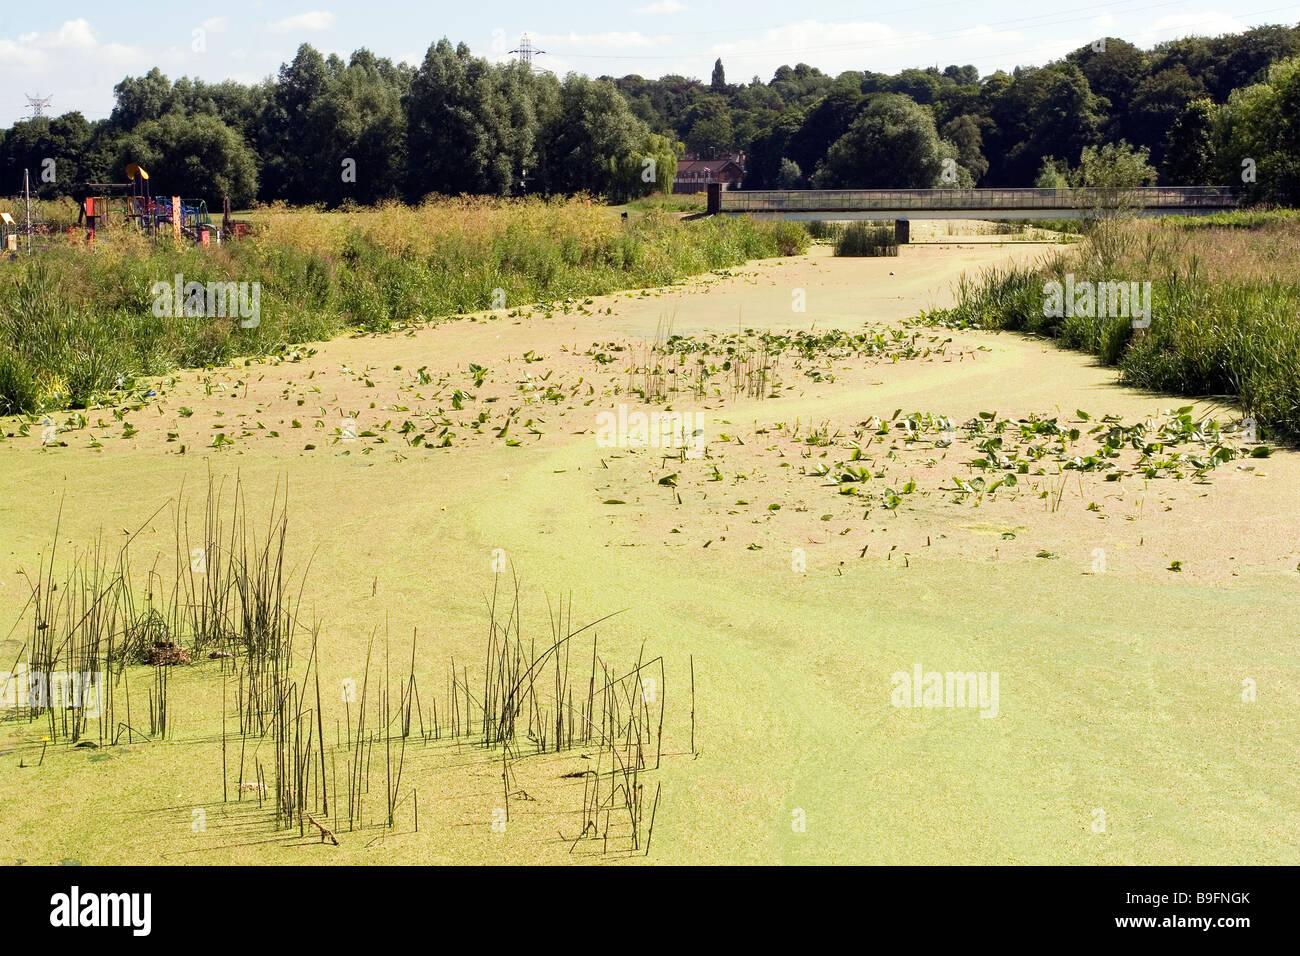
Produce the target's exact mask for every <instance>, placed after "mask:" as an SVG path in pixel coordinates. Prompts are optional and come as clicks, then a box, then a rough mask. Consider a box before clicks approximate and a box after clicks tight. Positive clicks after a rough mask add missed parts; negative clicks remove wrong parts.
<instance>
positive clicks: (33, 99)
mask: <svg viewBox="0 0 1300 956" xmlns="http://www.w3.org/2000/svg"><path fill="white" fill-rule="evenodd" d="M53 100H54V97H53V96H28V97H27V108H28V109H29V110H31V115H30V116H28V117H27V118H28V119H40V118H41V117H42V116H44V115H45V108H46V107H47V106H49V105H50V103H51V102H52V101H53Z"/></svg>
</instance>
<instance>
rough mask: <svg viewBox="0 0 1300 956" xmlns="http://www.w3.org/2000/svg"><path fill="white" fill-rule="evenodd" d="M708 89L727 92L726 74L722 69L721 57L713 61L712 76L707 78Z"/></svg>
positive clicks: (715, 91)
mask: <svg viewBox="0 0 1300 956" xmlns="http://www.w3.org/2000/svg"><path fill="white" fill-rule="evenodd" d="M709 89H711V90H712V91H713V92H714V93H726V92H727V74H726V73H724V72H723V70H722V59H721V57H719V58H718V59H717V60H715V61H714V62H713V77H712V78H711V79H710V80H709Z"/></svg>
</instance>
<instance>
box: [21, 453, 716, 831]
mask: <svg viewBox="0 0 1300 956" xmlns="http://www.w3.org/2000/svg"><path fill="white" fill-rule="evenodd" d="M224 491H225V489H223V486H222V484H221V483H220V482H218V481H216V480H215V479H213V478H211V477H209V480H208V488H207V491H206V495H205V497H204V499H203V508H202V511H203V513H202V515H201V516H199V521H198V527H199V528H200V529H201V531H200V535H199V537H198V538H196V539H193V540H192V539H191V538H190V537H189V528H190V524H191V522H190V515H189V512H188V510H187V507H186V505H185V500H184V499H185V495H184V490H183V489H182V492H181V494H180V495H178V496H177V498H176V499H175V501H174V502H173V503H172V504H171V514H172V517H173V520H174V521H175V522H176V523H177V527H176V529H175V534H174V541H175V547H176V558H175V573H174V574H170V575H165V574H164V573H163V570H162V567H161V565H162V561H163V559H162V558H161V557H155V558H153V559H152V560H151V562H150V563H149V565H148V568H147V571H146V573H145V574H143V575H142V576H140V577H139V578H138V579H137V578H136V577H134V576H133V572H132V556H131V547H132V541H133V540H134V538H135V537H136V535H131V536H130V537H129V538H128V540H127V542H126V543H125V544H124V545H122V547H121V548H120V549H118V550H117V551H116V552H115V553H110V552H109V551H108V549H107V548H106V547H105V546H104V545H103V543H102V541H99V542H96V543H95V544H94V545H93V546H92V547H90V548H89V549H87V550H85V551H84V552H80V553H77V554H74V555H73V556H72V558H71V562H70V565H69V566H68V568H67V570H66V571H65V572H64V573H62V574H61V575H57V574H56V568H57V567H58V561H57V558H58V554H57V548H56V547H54V546H52V547H51V549H50V551H49V553H48V555H44V556H42V558H41V560H40V562H39V564H38V566H37V569H36V570H35V571H34V572H33V573H32V574H31V575H29V576H28V579H27V580H28V584H29V587H30V595H29V598H28V600H27V603H26V606H25V607H24V608H23V609H22V611H21V613H20V617H19V625H24V626H25V631H24V633H25V634H26V635H27V637H26V640H25V641H24V643H23V646H22V650H21V651H20V652H19V654H18V655H17V659H16V660H14V661H5V662H4V664H5V665H8V666H9V669H10V670H11V671H15V670H18V669H19V668H20V666H25V667H26V669H27V670H28V671H30V672H35V673H43V674H49V675H80V674H93V675H95V678H94V680H93V681H90V682H82V681H80V680H79V679H74V678H72V677H68V678H66V679H65V678H63V677H60V678H59V680H58V687H59V690H58V694H59V697H58V699H57V700H56V699H54V696H53V693H52V692H51V691H46V692H45V693H43V694H41V695H39V696H33V697H27V698H25V699H23V700H22V701H21V706H20V707H18V708H15V709H12V710H9V711H6V712H5V714H6V716H7V718H8V719H12V720H19V721H23V720H25V721H28V722H30V723H34V724H36V725H37V726H39V727H40V729H41V731H42V734H43V736H44V737H45V738H46V739H45V740H44V741H42V754H41V757H40V760H41V761H42V762H43V760H44V751H45V749H46V748H47V747H48V745H49V744H50V743H54V744H56V745H57V744H59V743H63V744H66V745H75V744H77V743H78V742H79V741H80V740H82V739H84V738H87V737H93V738H94V739H96V740H97V741H98V744H97V745H98V746H113V745H115V744H118V743H121V742H127V743H145V744H161V743H163V742H165V741H168V740H177V739H183V740H186V741H192V740H195V739H196V738H195V737H194V735H193V734H192V733H187V725H199V724H201V725H203V726H205V727H216V726H219V727H220V735H219V738H217V737H216V736H207V737H204V736H200V737H198V738H197V739H198V740H199V741H200V742H203V741H206V742H209V743H210V745H212V746H214V747H216V746H219V748H220V759H221V783H220V786H221V792H222V800H223V802H233V803H242V802H243V801H245V800H256V802H257V806H258V808H259V810H265V811H266V812H268V816H267V818H266V819H267V822H268V824H269V826H270V827H271V828H272V830H273V831H276V832H281V833H296V834H297V836H298V837H306V836H308V835H309V831H311V833H312V834H315V833H318V834H319V837H320V841H321V842H329V843H331V844H334V845H338V844H339V842H340V840H339V838H340V835H343V834H346V833H359V832H362V831H367V830H377V831H379V832H380V833H381V834H382V833H383V832H384V831H392V830H393V829H395V828H397V827H399V826H401V827H406V826H408V825H412V824H413V825H414V827H415V829H416V830H417V831H418V828H419V825H420V812H419V810H420V807H419V804H420V800H419V793H418V788H414V787H412V786H411V785H410V783H409V782H408V781H409V769H410V765H411V761H412V760H413V759H415V758H416V757H419V758H420V759H421V760H422V761H428V760H430V759H432V760H434V761H438V760H446V759H454V760H455V761H456V762H461V761H463V755H464V754H465V753H467V752H474V753H478V754H480V755H482V759H483V760H486V761H488V762H496V763H499V765H500V768H501V791H500V794H499V806H497V807H495V808H494V809H495V810H500V811H502V812H503V813H504V815H505V819H506V820H507V821H508V820H509V819H510V815H511V813H512V810H513V812H515V813H517V812H518V808H519V806H520V804H521V803H531V802H532V801H533V797H531V796H530V795H529V794H527V793H526V792H525V791H524V790H523V788H522V787H521V786H520V785H519V783H518V776H517V768H518V766H519V763H520V761H522V760H526V759H529V758H530V757H537V758H547V757H549V758H554V757H555V755H561V754H565V753H567V752H570V751H575V750H580V751H581V752H582V753H583V754H588V755H594V756H595V759H594V762H593V763H590V764H587V765H586V766H584V767H583V769H582V770H581V771H580V772H575V773H571V774H566V775H565V776H570V777H574V778H576V777H582V779H583V790H582V796H581V803H580V804H579V805H578V806H577V807H576V809H575V810H574V811H573V813H574V816H575V817H576V818H577V820H578V826H577V827H576V832H575V833H574V834H572V835H571V836H567V837H565V839H566V840H571V846H570V850H571V851H572V850H573V848H575V847H576V846H577V845H579V844H582V845H584V846H587V847H590V848H592V849H594V850H596V851H598V852H601V853H604V852H614V851H618V852H622V853H633V852H635V853H642V852H646V851H648V848H649V842H650V837H651V833H652V830H653V820H654V813H655V808H656V806H657V804H658V802H659V798H660V793H659V791H658V788H657V787H656V789H655V791H654V792H653V793H650V792H649V791H648V789H647V787H648V786H649V784H648V783H647V776H646V775H647V774H652V773H653V772H654V771H655V770H656V769H657V768H658V767H659V766H660V763H661V760H662V758H663V756H664V752H665V751H664V721H665V711H666V708H665V692H666V683H665V666H664V660H663V658H662V657H653V658H649V659H646V658H645V654H644V649H643V650H642V651H641V653H640V654H639V655H638V660H637V661H636V662H635V664H634V665H633V666H630V667H618V666H616V665H615V664H614V663H613V662H612V661H610V660H607V659H606V658H605V657H604V656H602V653H601V644H600V641H599V638H598V631H599V628H600V627H601V626H602V625H604V624H605V623H606V622H608V621H609V620H610V619H611V618H613V617H614V616H615V615H613V614H610V615H606V616H604V617H600V618H597V619H595V620H592V621H589V622H585V623H583V622H580V621H578V619H577V618H576V616H575V614H574V610H573V606H572V600H571V599H568V600H565V599H560V600H557V601H555V602H554V603H550V602H548V619H549V625H550V626H549V630H547V631H544V632H542V633H540V634H537V635H534V634H532V633H531V632H530V631H529V629H527V628H526V627H525V624H524V616H525V609H524V606H523V601H522V597H521V587H520V582H519V580H518V578H517V577H516V576H514V575H513V573H512V574H511V575H510V577H509V578H507V577H506V576H505V575H504V574H499V575H494V578H493V580H494V584H493V588H492V591H491V593H490V594H489V595H486V596H485V605H486V616H487V628H486V633H485V635H484V641H483V645H482V652H481V657H480V658H479V659H478V660H477V661H475V662H472V663H471V662H469V661H464V660H458V659H455V658H449V659H448V660H447V663H446V666H445V669H444V671H443V673H442V674H441V675H438V676H437V677H436V678H435V679H434V680H433V682H432V683H428V680H429V678H428V673H429V672H428V671H426V670H424V669H423V668H422V666H421V665H420V663H419V662H420V661H421V660H422V659H423V657H424V656H423V655H422V654H421V653H420V650H421V636H420V632H419V630H418V629H416V630H413V631H412V634H411V638H410V644H409V647H408V646H405V645H403V646H402V647H401V648H400V649H398V648H395V647H394V646H393V642H392V641H391V640H390V637H389V635H388V633H387V628H386V627H385V629H384V630H383V632H382V633H381V632H379V631H376V632H373V633H372V634H371V635H370V637H369V639H368V641H367V646H366V652H365V657H364V659H362V660H359V661H358V663H359V665H360V666H359V667H358V670H357V672H356V673H357V674H358V676H359V680H347V681H345V682H344V683H343V686H342V692H341V693H337V692H336V693H334V694H331V693H329V692H328V690H329V688H331V687H339V685H338V683H337V682H336V681H334V680H331V679H330V678H329V677H328V676H327V675H324V674H322V671H321V666H320V640H321V625H320V623H319V622H314V621H313V622H306V621H305V620H304V619H303V617H302V615H301V613H300V607H299V604H300V602H301V593H302V589H301V585H300V583H299V582H297V581H296V578H294V577H292V576H291V575H290V574H289V573H288V572H287V571H286V555H287V538H288V531H289V520H288V505H287V497H288V496H287V493H286V492H285V491H284V490H283V489H281V488H278V487H277V488H276V490H275V492H274V494H273V496H272V498H271V502H270V506H269V508H268V509H266V514H265V516H264V517H262V518H259V519H257V520H254V519H253V518H252V517H251V516H250V512H251V511H252V509H251V508H250V507H249V503H248V500H247V495H246V492H245V490H244V488H243V486H242V484H241V483H240V482H239V481H238V480H236V481H235V482H234V483H233V487H232V488H230V490H229V493H228V494H226V493H224ZM166 507H167V506H166V505H164V506H163V508H160V509H159V510H158V511H157V512H155V514H154V515H153V516H151V518H150V521H152V520H153V518H154V517H157V515H158V514H161V513H162V512H163V510H164V509H165V508H166ZM147 524H148V522H146V525H147ZM137 534H138V532H137ZM58 540H59V537H58V527H57V525H56V529H55V537H54V541H55V542H56V544H57V542H58ZM194 540H201V541H202V546H201V547H191V545H192V544H193V541H194ZM302 574H303V577H304V578H305V576H306V574H307V569H306V568H304V570H303V572H302ZM505 581H508V583H507V584H504V585H503V583H502V582H505ZM16 626H17V625H16ZM303 644H305V645H306V646H307V648H308V650H307V653H306V658H305V660H302V659H301V658H299V657H296V656H295V646H296V645H303ZM204 657H206V667H214V668H217V671H216V673H215V674H212V673H211V672H210V671H207V670H201V671H200V672H199V673H200V675H201V676H200V678H198V679H202V678H203V677H207V676H209V675H210V677H211V678H213V679H216V680H218V681H220V685H221V686H220V694H219V695H218V696H217V698H216V699H218V700H219V702H220V703H219V706H220V714H219V715H216V714H213V713H206V714H205V713H202V712H193V711H192V710H191V711H188V712H184V713H183V715H182V714H178V712H177V711H176V709H175V707H174V706H173V704H174V701H173V696H174V695H173V690H172V686H173V673H172V672H173V669H174V668H176V667H178V666H180V667H184V666H186V664H187V663H188V662H191V661H197V660H198V659H200V658H204ZM144 665H152V666H151V667H150V669H149V671H148V679H147V680H143V679H142V674H141V670H142V667H143V666H144ZM422 677H423V678H424V679H425V680H426V685H425V686H424V687H421V678H422ZM188 679H190V678H187V680H188ZM132 680H134V681H135V682H136V684H137V687H136V691H135V694H136V698H137V699H136V710H137V713H136V714H135V715H133V714H132V711H131V708H132V692H131V686H130V684H131V682H132ZM51 681H53V678H51ZM86 693H95V694H102V695H103V700H102V703H100V704H98V705H97V706H96V705H94V704H93V702H92V701H91V700H90V699H89V698H86V697H85V694H86ZM71 694H78V695H81V696H69V695H71ZM140 697H143V698H144V700H143V706H141V704H142V702H141V700H140V699H139V698H140ZM691 700H692V703H691V726H692V748H693V747H694V726H695V724H694V722H695V708H694V665H693V662H692V680H691ZM330 703H332V704H333V707H331V708H329V709H328V710H327V704H330ZM178 716H183V721H182V723H181V725H180V726H179V730H178V724H177V720H176V718H177V717H178ZM218 716H219V719H218ZM331 725H332V727H331ZM327 727H331V729H332V730H333V731H334V732H333V734H332V735H331V736H332V738H333V739H330V737H327V735H326V728H327ZM178 732H179V733H180V734H181V737H180V738H178ZM215 786H216V782H215V779H214V780H213V787H214V788H215ZM574 792H575V796H576V791H574ZM380 793H382V798H379V799H376V795H377V794H380ZM434 797H435V799H434V801H433V803H432V807H433V812H435V813H436V812H437V801H436V797H437V795H436V794H435V795H434ZM267 803H269V804H270V805H269V807H266V806H265V805H266V804H267ZM429 813H430V801H429V800H428V799H427V797H426V800H425V820H426V822H427V820H428V817H429Z"/></svg>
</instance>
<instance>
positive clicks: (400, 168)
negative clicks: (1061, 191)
mask: <svg viewBox="0 0 1300 956" xmlns="http://www.w3.org/2000/svg"><path fill="white" fill-rule="evenodd" d="M114 92H115V94H116V104H117V105H116V107H115V109H114V110H113V112H112V114H111V115H110V116H109V117H108V118H107V119H105V120H99V121H95V122H89V121H87V120H86V119H85V118H84V117H83V116H82V115H81V114H80V113H75V112H73V113H65V114H63V115H61V116H58V117H53V118H40V119H34V120H24V121H20V122H18V123H16V124H14V126H12V127H11V128H9V129H8V130H4V131H0V194H10V195H12V194H13V193H14V192H16V191H17V189H18V188H19V186H20V184H21V182H22V170H23V169H24V168H27V169H29V170H31V173H32V184H33V189H34V191H35V192H36V193H37V194H38V195H40V196H42V197H53V196H56V195H60V194H64V195H77V194H79V193H80V192H82V191H83V184H84V183H86V182H106V181H121V180H122V178H123V172H122V170H123V168H124V167H125V165H126V163H128V162H137V163H139V164H141V165H142V166H144V167H145V168H147V169H149V170H150V172H151V174H152V175H153V178H154V180H155V182H156V183H157V184H158V186H159V189H160V190H163V191H165V190H177V191H180V192H183V193H184V194H185V195H187V196H199V197H205V198H208V199H209V201H210V202H212V201H215V200H216V199H217V198H218V197H220V196H222V195H229V196H230V197H231V199H232V201H233V202H234V203H235V205H236V206H245V205H248V204H250V203H252V202H254V201H261V202H273V201H276V200H284V201H287V202H289V203H294V204H314V203H323V204H326V205H329V206H337V205H340V204H343V203H346V202H349V201H352V202H357V203H363V204H369V203H375V202H380V201H383V200H387V199H405V200H409V201H417V200H419V199H421V198H423V197H424V196H427V195H428V194H430V193H443V194H460V193H474V194H493V195H520V194H523V193H528V194H534V193H542V194H553V193H574V192H581V191H587V192H591V193H596V194H601V195H606V196H609V197H611V198H614V199H627V198H630V197H633V196H636V195H640V194H645V193H648V192H652V191H654V190H656V189H660V190H662V189H666V188H670V183H671V179H672V175H673V168H674V167H673V164H674V159H675V155H680V154H681V153H682V152H684V151H689V152H692V153H699V154H704V155H709V154H716V153H721V152H728V151H734V150H743V151H745V152H746V153H747V154H748V155H747V174H746V179H745V186H746V187H747V188H758V187H775V186H786V187H800V186H819V187H826V188H837V187H838V188H845V187H859V186H860V187H895V188H906V187H928V186H942V185H979V186H1032V185H1035V184H1038V185H1060V184H1062V183H1070V184H1078V183H1088V182H1090V175H1091V174H1090V172H1089V170H1090V169H1091V168H1093V167H1097V168H1100V167H1101V166H1102V165H1103V164H1101V163H1098V162H1096V160H1097V157H1098V156H1099V155H1103V154H1105V155H1107V156H1109V157H1111V158H1112V159H1114V158H1115V157H1120V158H1123V159H1127V160H1128V161H1129V167H1130V168H1131V169H1132V170H1133V179H1134V180H1135V181H1146V182H1152V181H1159V182H1161V183H1168V184H1176V185H1177V184H1199V183H1207V184H1209V183H1219V184H1230V185H1234V186H1241V187H1242V188H1243V189H1244V190H1245V191H1246V192H1247V194H1248V195H1249V196H1250V197H1251V198H1253V199H1255V200H1258V201H1264V202H1273V203H1282V204H1290V205H1295V204H1297V203H1300V26H1297V27H1286V26H1269V27H1260V28H1257V29H1254V30H1251V31H1249V32H1247V33H1243V34H1237V35H1230V36H1223V37H1217V38H1212V39H1211V38H1201V37H1197V38H1189V39H1182V40H1177V41H1173V42H1170V43H1165V44H1161V45H1159V46H1157V47H1155V48H1154V49H1152V50H1142V49H1139V48H1137V47H1135V46H1134V45H1132V44H1130V43H1127V42H1125V41H1124V40H1120V39H1116V38H1107V39H1106V40H1105V41H1099V42H1097V43H1094V44H1091V45H1089V46H1085V47H1083V48H1081V49H1079V50H1076V51H1075V52H1073V53H1071V54H1069V55H1068V56H1066V57H1065V58H1064V59H1063V60H1060V61H1056V62H1052V63H1049V64H1047V65H1046V66H1042V67H1026V68H1017V69H1016V70H1015V71H1014V72H1012V73H1005V72H1001V71H999V72H996V73H993V74H991V75H988V76H984V77H981V76H980V75H979V73H978V71H977V70H976V69H975V68H974V67H973V66H956V65H953V66H949V67H947V68H946V69H943V70H939V69H937V68H933V67H932V68H927V69H909V70H904V71H902V72H901V73H898V74H896V75H887V74H882V73H875V72H872V71H870V70H863V71H861V72H858V71H851V72H846V73H842V74H840V75H839V76H829V75H827V74H825V73H823V72H821V71H820V70H818V69H817V68H815V67H812V66H808V65H806V64H802V63H801V64H799V65H797V66H793V67H789V66H783V67H781V68H780V69H778V70H777V71H776V73H775V75H774V76H773V77H772V78H771V79H770V80H767V81H764V80H762V79H761V78H759V77H754V78H753V79H751V80H750V81H749V82H747V83H731V82H729V81H728V79H727V76H726V74H725V70H724V66H723V64H722V63H721V62H720V61H719V62H718V63H717V64H716V65H715V66H714V69H713V74H712V76H711V77H710V78H709V80H708V81H707V82H704V81H701V80H697V79H691V78H687V77H682V76H665V77H662V78H661V79H658V80H649V79H644V78H642V77H640V76H625V77H622V78H610V77H602V78H599V79H590V78H587V77H584V76H580V75H576V74H570V75H569V76H567V77H564V78H563V79H561V78H557V77H556V76H554V75H552V74H550V73H545V72H539V73H533V72H529V70H528V69H527V68H525V67H524V66H522V65H521V64H518V63H512V64H491V63H489V62H487V61H486V60H484V59H481V58H478V57H475V56H473V55H471V53H470V51H469V49H468V48H467V47H466V46H465V45H464V44H460V45H458V46H453V45H452V44H451V43H449V42H448V41H447V40H441V41H439V42H438V43H436V44H434V45H433V46H431V47H430V48H429V51H428V53H427V54H426V56H425V59H424V62H423V63H422V64H421V65H420V66H419V68H418V69H416V68H414V67H411V66H409V65H405V64H394V63H392V62H391V61H390V60H388V59H384V58H381V57H376V56H375V55H374V54H372V53H370V52H369V51H367V50H358V51H357V52H356V53H354V54H353V55H352V57H351V59H350V60H348V61H346V62H345V61H344V60H342V59H341V58H339V57H337V56H330V57H323V56H321V54H320V53H318V52H317V51H316V50H314V49H313V48H312V47H310V46H308V45H305V44H304V45H303V46H302V47H300V48H299V50H298V52H297V55H296V56H295V57H294V60H293V62H291V63H287V64H284V65H283V66H282V67H281V68H280V71H279V73H278V75H277V76H275V77H274V78H270V79H267V80H266V81H264V82H263V83H260V84H258V85H255V86H245V85H242V84H239V83H235V82H231V81H227V82H222V83H207V82H203V81H201V80H191V79H188V78H185V77H182V78H180V79H178V80H176V81H174V82H173V81H171V80H169V79H168V78H167V77H166V76H164V75H163V74H162V73H161V72H159V71H158V70H157V69H155V70H152V71H150V72H149V73H148V74H146V75H144V76H138V77H128V78H126V79H124V80H123V81H122V82H121V83H119V84H118V85H117V86H116V87H115V89H114ZM50 158H53V159H54V160H55V162H54V164H53V166H52V167H51V165H50V164H48V163H46V162H45V161H46V160H47V159H50ZM647 159H650V160H653V162H652V163H648V162H647ZM349 160H350V161H352V162H351V163H349V162H348V161H349ZM1121 165H1122V164H1121ZM1106 166H1107V168H1108V169H1111V170H1113V169H1114V168H1115V166H1116V164H1115V163H1113V162H1112V163H1109V164H1106ZM51 170H52V177H53V181H50V179H51Z"/></svg>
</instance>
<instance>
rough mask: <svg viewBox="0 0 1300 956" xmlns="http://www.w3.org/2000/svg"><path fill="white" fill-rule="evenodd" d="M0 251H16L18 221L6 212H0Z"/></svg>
mask: <svg viewBox="0 0 1300 956" xmlns="http://www.w3.org/2000/svg"><path fill="white" fill-rule="evenodd" d="M0 251H2V252H8V253H16V252H18V223H16V222H14V217H13V216H11V215H9V213H7V212H0Z"/></svg>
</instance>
